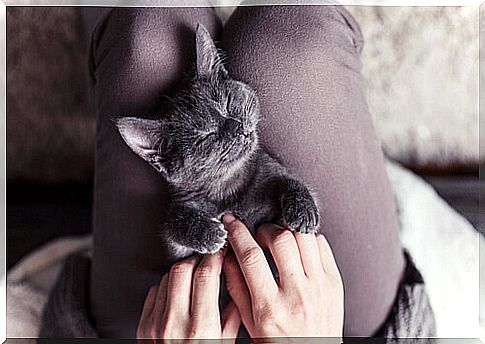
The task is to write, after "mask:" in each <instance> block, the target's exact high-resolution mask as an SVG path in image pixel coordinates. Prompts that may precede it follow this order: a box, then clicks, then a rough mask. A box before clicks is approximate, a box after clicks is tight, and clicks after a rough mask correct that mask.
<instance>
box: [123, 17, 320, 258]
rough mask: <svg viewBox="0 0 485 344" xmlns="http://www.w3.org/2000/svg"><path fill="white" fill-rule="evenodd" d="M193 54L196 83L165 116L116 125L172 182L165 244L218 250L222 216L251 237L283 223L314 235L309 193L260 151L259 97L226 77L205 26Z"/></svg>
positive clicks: (183, 250) (315, 218) (179, 249)
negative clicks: (267, 226) (251, 233)
mask: <svg viewBox="0 0 485 344" xmlns="http://www.w3.org/2000/svg"><path fill="white" fill-rule="evenodd" d="M196 49H197V62H196V68H195V71H194V72H195V73H194V76H193V77H192V78H190V79H188V80H187V82H186V83H185V85H184V86H183V87H181V88H180V89H179V90H178V91H176V92H175V93H174V94H173V96H172V97H171V98H170V99H171V101H170V102H169V104H167V105H168V106H167V107H166V110H165V114H164V116H161V117H160V119H156V120H147V119H140V118H133V117H124V118H120V119H118V120H117V126H118V129H119V131H120V133H121V135H122V137H123V139H124V140H125V142H126V143H127V144H128V146H129V147H130V148H131V149H132V150H133V151H134V152H135V153H137V154H138V155H140V156H141V157H142V158H143V159H145V160H146V161H148V162H149V163H150V164H151V165H152V166H153V167H154V168H155V169H156V170H157V171H159V172H160V173H161V174H162V175H163V176H164V177H165V178H166V179H167V181H168V183H169V196H170V205H169V216H168V218H167V221H166V223H165V224H164V227H165V228H164V230H163V237H164V238H165V239H166V242H167V243H168V244H169V245H170V246H171V247H172V248H173V250H172V252H173V255H174V256H175V257H176V258H181V257H185V256H187V255H190V254H191V253H193V252H198V253H202V254H204V253H214V252H217V251H218V250H219V249H221V248H222V246H223V245H224V244H225V241H226V236H227V232H226V230H225V229H224V226H223V225H222V223H221V216H222V215H223V213H225V212H231V213H233V214H234V215H236V216H237V217H239V218H240V219H241V220H242V221H243V222H244V223H245V224H246V225H247V226H248V228H250V229H251V230H252V231H254V230H255V229H256V228H257V227H258V226H259V225H261V224H263V223H265V222H276V221H278V220H281V221H282V222H283V223H284V224H285V225H286V226H287V227H288V228H289V229H291V230H296V231H299V232H305V233H307V232H313V231H316V230H317V229H318V224H319V214H318V209H317V207H316V204H315V201H314V199H313V197H312V196H311V195H310V192H309V191H308V189H307V188H306V187H305V186H304V185H303V184H302V183H301V182H300V181H298V180H297V179H296V178H294V177H292V176H291V174H290V173H289V172H288V170H287V169H286V168H285V167H283V166H282V165H281V164H280V163H278V162H277V161H276V160H275V159H273V158H272V157H271V156H270V155H269V154H268V153H266V152H265V151H264V149H263V148H262V147H259V146H258V137H257V133H256V124H257V122H258V118H259V105H258V99H257V97H256V94H255V93H254V91H253V90H251V88H250V87H249V86H248V85H246V84H244V83H241V82H239V81H236V80H233V79H231V78H230V77H229V75H228V73H227V71H226V70H225V68H224V67H223V65H222V63H221V60H220V57H219V55H218V52H217V49H216V48H215V45H214V43H213V42H212V39H211V38H210V36H209V34H208V32H207V31H206V30H205V29H204V28H203V27H202V26H200V25H199V27H198V28H197V33H196Z"/></svg>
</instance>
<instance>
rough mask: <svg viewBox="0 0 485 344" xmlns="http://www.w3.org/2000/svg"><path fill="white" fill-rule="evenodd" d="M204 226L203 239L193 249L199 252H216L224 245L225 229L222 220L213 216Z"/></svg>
mask: <svg viewBox="0 0 485 344" xmlns="http://www.w3.org/2000/svg"><path fill="white" fill-rule="evenodd" d="M206 226H207V227H206V229H205V235H204V238H203V240H201V243H200V245H198V247H195V248H194V249H195V250H196V251H197V252H198V253H200V254H209V253H216V252H218V251H219V250H220V249H222V248H223V247H224V245H225V243H226V239H227V231H226V229H225V228H224V225H223V224H222V222H221V221H219V220H217V219H215V218H213V219H210V222H208V223H207V224H206Z"/></svg>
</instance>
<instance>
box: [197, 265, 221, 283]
mask: <svg viewBox="0 0 485 344" xmlns="http://www.w3.org/2000/svg"><path fill="white" fill-rule="evenodd" d="M216 276H217V271H216V269H215V267H214V266H212V265H210V264H201V265H199V267H197V269H196V270H195V273H194V277H195V279H197V280H202V281H203V280H207V279H210V278H213V277H216Z"/></svg>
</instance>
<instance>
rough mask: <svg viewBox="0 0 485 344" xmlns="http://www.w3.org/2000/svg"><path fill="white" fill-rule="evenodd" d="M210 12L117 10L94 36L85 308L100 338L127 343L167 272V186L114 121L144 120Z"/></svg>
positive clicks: (183, 64)
mask: <svg viewBox="0 0 485 344" xmlns="http://www.w3.org/2000/svg"><path fill="white" fill-rule="evenodd" d="M197 22H201V23H203V24H204V25H205V26H206V27H207V28H208V29H209V30H210V31H211V32H212V34H214V35H216V36H217V35H218V31H219V29H220V24H219V22H218V20H217V18H216V17H215V15H214V13H213V10H212V9H211V8H149V9H147V8H137V9H128V8H117V9H114V10H113V11H111V12H110V13H109V15H108V16H106V17H105V18H104V20H103V21H102V22H100V23H99V24H98V26H97V28H96V30H95V32H94V35H93V39H92V56H91V59H92V66H93V73H92V74H93V78H94V82H95V83H94V90H95V106H96V112H97V133H96V165H95V166H96V168H95V192H94V193H95V195H94V223H93V225H94V259H93V269H92V280H91V296H90V299H91V301H90V305H91V313H92V316H93V319H94V321H95V325H96V328H97V330H98V332H99V334H100V335H101V336H102V337H111V338H132V337H134V336H135V333H136V326H137V322H138V318H139V316H140V312H141V309H142V305H143V301H144V298H145V295H146V292H147V290H148V288H149V287H150V286H151V285H154V284H157V283H158V282H159V279H160V276H161V274H162V273H163V272H164V270H165V269H166V268H167V264H168V263H169V262H167V261H166V259H165V255H164V251H163V247H162V246H161V239H160V232H159V231H160V224H161V223H162V220H163V218H164V210H165V208H166V201H167V197H166V191H167V185H166V183H165V182H164V181H163V180H162V178H161V177H160V176H159V175H158V174H157V173H156V172H155V171H154V170H153V169H152V168H151V167H149V166H148V164H146V163H145V162H144V161H142V160H141V159H139V158H138V157H137V156H135V154H133V153H132V152H131V151H130V150H129V148H128V147H127V146H126V145H125V144H124V142H123V141H122V139H121V137H120V135H119V134H118V132H117V131H116V129H115V127H114V124H113V121H112V118H113V116H123V115H132V116H133V115H134V116H137V115H139V116H150V115H155V114H157V112H158V109H159V107H160V102H161V95H162V94H163V93H164V92H166V91H167V90H169V89H170V88H171V87H172V86H173V84H174V83H176V82H177V80H179V79H180V78H181V76H182V74H183V73H184V72H185V71H187V69H188V68H189V67H190V64H191V63H192V61H191V59H190V57H191V56H192V54H193V52H192V50H193V49H192V40H193V37H192V36H193V30H194V29H195V25H196V23H197Z"/></svg>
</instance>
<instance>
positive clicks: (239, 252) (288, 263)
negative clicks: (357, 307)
mask: <svg viewBox="0 0 485 344" xmlns="http://www.w3.org/2000/svg"><path fill="white" fill-rule="evenodd" d="M223 221H224V225H225V226H226V229H227V230H228V238H229V242H230V244H231V246H232V249H233V251H234V255H235V257H234V255H231V254H228V255H227V256H226V258H225V260H224V272H225V275H226V284H227V289H228V291H229V294H230V296H231V298H232V299H233V300H234V303H235V304H236V306H237V308H238V309H239V313H240V315H241V318H242V322H243V324H244V325H245V327H246V329H247V330H248V332H249V335H250V336H251V338H253V339H256V338H269V337H338V338H340V337H341V336H342V329H343V319H344V303H343V299H344V292H343V285H342V280H341V277H340V273H339V270H338V267H337V264H336V263H335V260H334V257H333V254H332V251H331V249H330V246H329V245H328V242H327V241H326V239H325V238H324V237H323V235H321V234H316V235H315V234H298V233H296V234H294V233H292V232H290V231H289V230H286V229H283V228H282V227H279V226H277V225H264V226H262V227H261V228H259V230H258V231H257V234H256V237H257V240H258V242H259V244H261V246H263V247H268V248H269V249H270V251H271V254H272V256H273V258H274V261H275V264H276V267H277V269H278V272H279V281H278V282H276V281H275V279H274V278H273V275H272V273H271V269H270V267H269V265H268V262H267V261H266V258H265V256H264V254H263V251H262V249H261V247H260V246H259V245H258V243H257V242H256V241H255V240H254V239H253V237H252V235H251V233H250V232H249V230H248V229H247V228H246V227H245V226H244V225H243V224H242V223H241V222H240V221H238V220H237V219H235V218H234V216H232V215H225V216H224V219H223Z"/></svg>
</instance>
